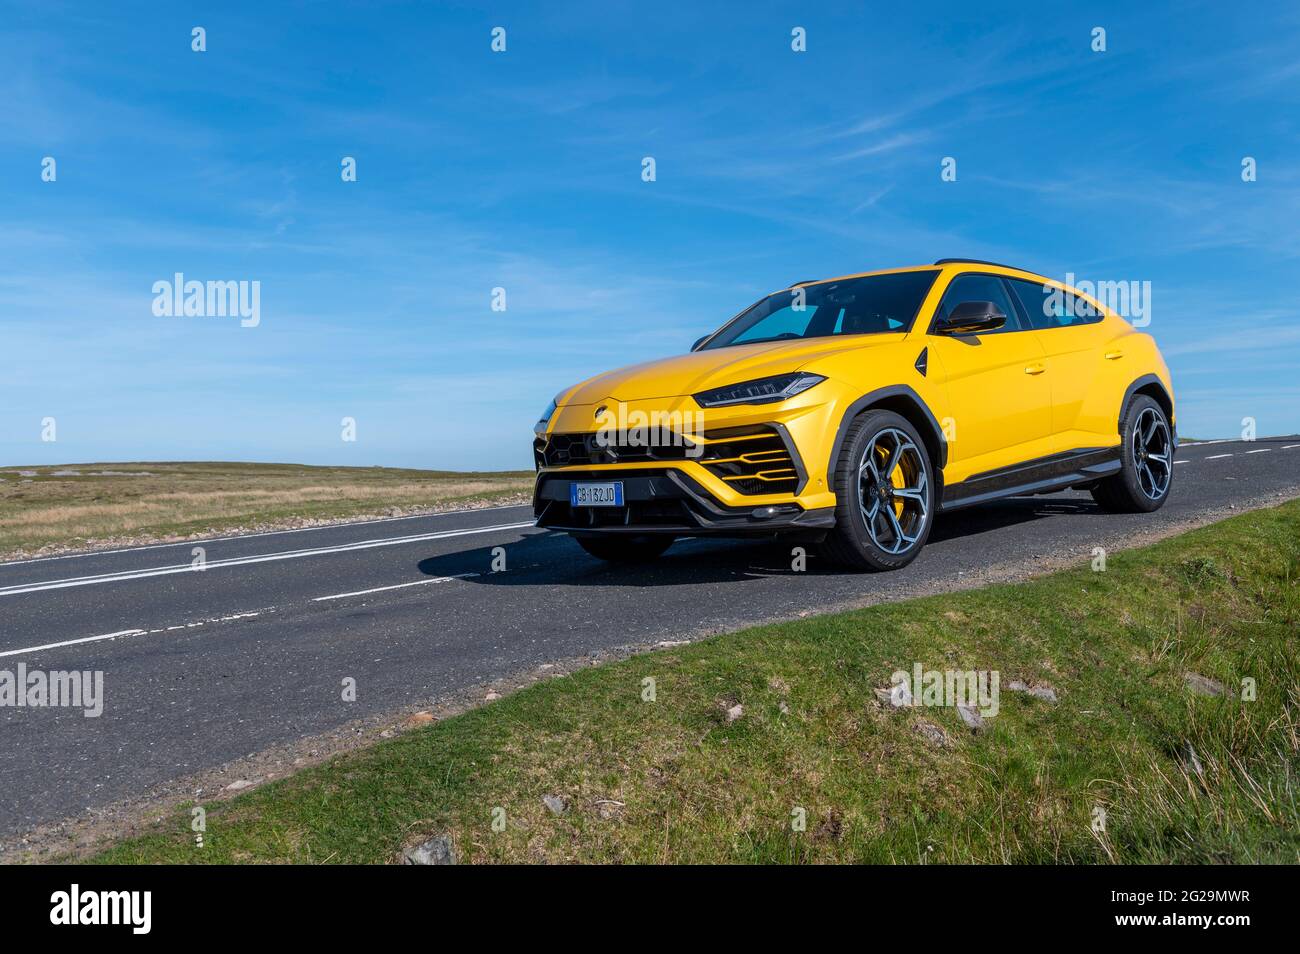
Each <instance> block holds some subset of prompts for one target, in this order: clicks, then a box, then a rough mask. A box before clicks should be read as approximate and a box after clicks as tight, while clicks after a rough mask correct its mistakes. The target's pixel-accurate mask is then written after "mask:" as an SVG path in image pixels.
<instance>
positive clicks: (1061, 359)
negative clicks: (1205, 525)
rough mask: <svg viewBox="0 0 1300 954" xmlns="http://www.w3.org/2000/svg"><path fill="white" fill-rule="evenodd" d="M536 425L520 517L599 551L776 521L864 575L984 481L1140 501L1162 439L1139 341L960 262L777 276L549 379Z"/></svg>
mask: <svg viewBox="0 0 1300 954" xmlns="http://www.w3.org/2000/svg"><path fill="white" fill-rule="evenodd" d="M534 437H535V440H534V445H533V448H534V456H535V459H536V464H537V483H536V488H535V491H534V498H533V506H534V511H535V513H536V516H537V523H538V525H539V526H542V527H550V528H553V529H556V530H564V531H567V532H569V533H570V534H572V535H573V536H574V538H575V539H576V540H577V541H578V543H580V544H581V545H582V547H583V548H584V549H586V550H587V551H588V552H589V553H591V554H593V555H595V556H597V557H601V558H603V559H606V560H616V561H636V560H646V559H651V558H653V557H656V556H658V555H659V554H661V553H663V552H664V550H666V549H667V548H668V547H669V546H670V545H671V544H672V542H673V540H674V539H676V538H679V537H698V536H706V535H717V536H764V537H772V536H782V537H785V538H788V539H790V540H792V541H805V542H815V543H820V544H821V546H822V549H823V551H824V552H825V553H826V554H827V555H828V556H829V557H831V558H832V559H833V560H834V561H835V562H837V563H839V564H842V565H845V566H848V567H852V568H856V569H863V570H887V569H896V568H898V567H902V566H904V565H906V564H907V563H909V562H911V560H913V559H914V558H915V557H916V555H917V553H918V552H919V551H920V549H921V548H922V547H923V546H924V545H925V541H926V538H927V537H928V536H929V534H930V530H931V528H932V527H933V526H934V521H935V518H936V516H937V515H938V514H939V513H941V512H946V511H949V510H955V509H957V508H959V507H968V506H971V505H973V504H980V503H984V502H986V501H990V500H996V499H998V498H1000V497H1009V496H1012V495H1021V494H1040V493H1049V492H1052V491H1059V490H1062V489H1064V488H1075V489H1080V490H1088V491H1090V492H1091V493H1092V496H1093V498H1094V499H1095V500H1096V501H1097V503H1098V504H1099V505H1100V506H1101V507H1102V508H1104V509H1106V510H1111V511H1130V512H1132V511H1152V510H1155V509H1157V508H1158V507H1160V506H1161V505H1162V504H1163V503H1164V502H1165V500H1166V499H1167V498H1168V496H1169V490H1170V485H1171V483H1172V481H1173V475H1174V467H1173V463H1174V451H1175V449H1176V447H1177V434H1176V430H1175V419H1174V398H1173V387H1172V385H1171V383H1170V379H1169V369H1168V368H1167V367H1166V366H1165V362H1164V360H1163V359H1162V358H1161V356H1160V353H1159V351H1158V350H1157V349H1156V344H1155V341H1154V340H1152V338H1151V337H1150V336H1149V335H1146V334H1143V333H1141V332H1139V331H1137V330H1135V329H1134V328H1133V326H1132V325H1130V324H1129V323H1128V322H1127V321H1125V320H1124V319H1123V318H1121V317H1120V316H1119V315H1118V314H1116V313H1115V312H1114V311H1112V310H1110V309H1108V308H1107V307H1105V306H1104V305H1103V304H1102V303H1101V302H1100V301H1098V300H1096V299H1095V298H1093V297H1091V296H1089V295H1085V294H1083V293H1081V292H1079V291H1077V290H1076V289H1073V288H1070V287H1068V286H1066V285H1063V284H1062V283H1060V282H1057V281H1054V280H1052V279H1048V278H1044V277H1043V276H1041V275H1036V274H1033V273H1031V272H1027V271H1023V270H1021V269H1017V268H1009V267H1006V266H1003V265H995V264H992V263H988V262H980V261H974V260H968V259H941V260H940V261H938V262H935V263H934V264H933V265H925V266H917V267H912V268H896V269H889V270H885V271H875V272H867V273H864V274H860V275H850V276H846V277H843V278H832V279H827V280H823V281H809V282H799V283H797V284H795V285H791V286H790V287H789V288H787V289H785V290H784V291H779V292H777V293H775V294H773V295H769V296H767V297H766V298H763V299H761V300H760V301H759V302H757V303H756V304H754V305H752V306H751V307H749V308H747V309H745V310H744V311H742V312H741V313H740V314H739V315H737V316H736V317H735V318H733V319H731V320H730V321H729V322H727V323H726V324H725V325H723V326H722V327H721V328H719V329H718V330H717V331H715V332H713V333H712V334H710V335H707V336H705V337H704V338H701V339H700V340H699V341H697V342H696V343H695V345H694V347H693V348H692V349H691V351H690V352H689V353H688V354H685V355H681V356H680V357H673V358H666V359H663V360H659V361H650V362H647V363H645V364H638V365H633V366H631V367H626V368H620V369H618V370H616V371H610V372H607V373H605V374H601V375H598V376H596V377H594V378H591V379H589V380H587V381H584V382H582V383H581V384H577V385H575V386H573V387H571V388H569V389H568V390H565V391H563V392H561V393H560V394H559V395H557V396H556V398H555V400H554V402H553V403H552V404H551V405H550V407H548V408H547V409H546V411H545V413H544V414H543V415H542V417H541V420H539V421H538V422H537V425H536V427H535V431H534Z"/></svg>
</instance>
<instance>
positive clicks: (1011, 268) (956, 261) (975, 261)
mask: <svg viewBox="0 0 1300 954" xmlns="http://www.w3.org/2000/svg"><path fill="white" fill-rule="evenodd" d="M960 265H974V266H984V267H987V268H996V269H1005V270H1006V271H1008V272H1017V273H1019V274H1021V275H1029V276H1032V277H1033V278H1035V279H1038V280H1040V281H1051V279H1048V278H1046V277H1045V276H1043V275H1039V274H1038V273H1037V272H1031V271H1029V270H1028V269H1024V268H1018V267H1017V266H1015V265H1003V264H1001V263H1000V262H986V261H984V260H983V259H979V258H941V259H938V260H937V261H935V262H934V263H933V264H931V265H906V266H902V267H898V268H878V269H873V270H871V271H869V272H856V273H854V274H852V275H837V276H835V277H833V278H810V279H805V280H804V281H799V282H791V283H790V285H789V286H788V287H789V288H799V287H801V286H806V285H822V284H825V283H826V282H838V281H844V280H845V279H849V278H866V277H868V276H870V275H891V274H893V273H895V272H925V271H938V270H940V269H942V268H945V267H952V266H960ZM1052 284H1058V283H1057V282H1052Z"/></svg>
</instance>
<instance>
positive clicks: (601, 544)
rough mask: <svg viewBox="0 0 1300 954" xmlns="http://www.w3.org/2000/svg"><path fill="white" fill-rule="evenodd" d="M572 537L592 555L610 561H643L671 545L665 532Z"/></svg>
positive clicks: (671, 539) (655, 555)
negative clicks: (639, 534)
mask: <svg viewBox="0 0 1300 954" xmlns="http://www.w3.org/2000/svg"><path fill="white" fill-rule="evenodd" d="M574 539H575V540H577V541H578V545H579V546H580V547H582V548H583V549H584V550H586V551H587V552H588V553H590V554H591V555H592V556H594V557H597V558H599V559H601V560H608V561H609V562H610V563H644V562H646V561H647V560H653V559H654V558H655V557H657V556H660V555H661V554H662V553H663V552H664V551H665V550H667V549H668V548H669V547H670V546H672V545H673V538H672V537H671V536H669V535H667V534H663V535H659V534H653V535H651V534H647V535H646V536H638V535H636V534H627V535H622V534H609V535H608V536H606V535H604V534H601V535H595V534H574Z"/></svg>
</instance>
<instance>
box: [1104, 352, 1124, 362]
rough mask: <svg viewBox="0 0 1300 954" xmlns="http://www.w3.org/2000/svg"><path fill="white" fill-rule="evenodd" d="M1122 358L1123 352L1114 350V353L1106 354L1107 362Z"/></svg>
mask: <svg viewBox="0 0 1300 954" xmlns="http://www.w3.org/2000/svg"><path fill="white" fill-rule="evenodd" d="M1122 357H1124V352H1123V351H1118V350H1116V351H1107V352H1106V360H1107V361H1117V360H1119V359H1120V358H1122Z"/></svg>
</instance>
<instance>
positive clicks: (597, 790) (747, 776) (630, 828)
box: [93, 501, 1300, 863]
mask: <svg viewBox="0 0 1300 954" xmlns="http://www.w3.org/2000/svg"><path fill="white" fill-rule="evenodd" d="M1298 578H1300V501H1293V502H1290V503H1287V504H1285V505H1283V506H1281V507H1277V508H1274V509H1268V510H1260V511H1255V512H1252V513H1249V514H1245V515H1242V516H1239V517H1234V518H1232V519H1230V520H1227V521H1224V522H1222V523H1219V524H1215V525H1213V526H1210V527H1206V528H1204V529H1200V530H1197V531H1194V532H1191V533H1188V534H1186V535H1184V536H1181V537H1177V538H1172V539H1170V540H1167V541H1165V542H1163V543H1160V544H1157V545H1155V546H1151V547H1147V548H1145V549H1141V550H1134V551H1129V552H1125V553H1116V554H1112V555H1111V556H1110V559H1109V564H1108V569H1107V570H1106V571H1105V572H1100V573H1094V572H1092V571H1091V569H1090V568H1088V567H1087V566H1083V567H1082V568H1080V569H1078V570H1071V571H1067V572H1062V573H1058V574H1055V575H1052V576H1048V577H1043V578H1041V579H1038V580H1035V581H1032V582H1029V583H1023V584H1018V585H1004V586H995V587H990V588H987V589H982V590H974V591H966V592H962V593H957V594H950V595H943V596H935V597H931V598H925V599H919V600H912V601H908V602H904V603H897V604H890V605H882V606H876V607H872V608H870V609H865V610H861V611H854V612H848V613H841V614H836V615H831V616H823V617H817V618H809V619H806V620H801V621H798V622H792V623H786V624H780V625H770V626H762V627H757V628H753V629H748V630H745V631H743V632H738V633H733V634H729V635H725V636H719V637H715V638H712V639H708V640H705V641H703V642H699V643H696V644H693V645H690V646H684V647H679V648H675V649H670V650H663V651H658V652H654V653H650V654H647V655H642V656H638V657H634V658H632V659H629V660H626V661H623V662H619V663H616V664H612V665H607V666H602V667H599V668H592V669H588V670H584V671H581V672H579V673H577V674H576V675H573V676H570V677H565V678H561V679H555V680H551V681H549V682H545V683H540V684H537V685H535V686H533V687H531V688H528V689H525V690H522V691H520V692H517V693H515V694H513V695H511V696H507V697H505V698H503V699H501V700H499V701H496V702H493V703H491V704H489V705H487V706H484V707H482V708H479V709H476V710H473V711H470V712H468V713H466V714H464V715H461V716H459V717H456V718H453V719H449V720H447V721H445V722H441V723H437V724H433V725H430V726H426V727H423V728H420V729H415V730H412V731H410V732H408V733H405V734H403V735H401V736H399V737H397V738H395V739H392V740H389V741H386V742H383V743H381V744H379V745H377V746H375V747H373V748H371V749H367V750H363V751H361V752H358V753H353V754H349V755H344V756H340V757H337V758H335V759H333V760H332V761H330V762H327V763H325V764H323V765H321V766H317V767H314V768H311V769H308V770H306V771H303V772H301V773H299V774H298V775H295V776H292V777H289V778H286V779H283V780H280V781H277V782H274V783H272V784H269V785H267V786H265V787H263V788H260V789H256V790H253V791H251V792H248V793H245V794H243V795H241V796H239V797H237V798H235V799H233V800H231V801H227V802H219V803H214V804H210V805H208V806H206V808H207V823H208V831H207V835H206V838H205V841H206V845H205V847H203V848H201V849H200V848H196V847H195V846H194V842H193V833H192V832H191V831H190V824H189V822H190V814H189V811H188V810H180V811H178V812H176V814H175V815H174V816H173V817H171V818H170V819H169V820H167V821H166V822H164V823H163V824H161V825H160V826H158V827H157V828H156V829H154V830H153V831H151V832H149V833H147V834H144V835H143V836H141V837H136V838H133V839H130V840H127V841H123V842H121V843H118V844H115V845H113V846H111V847H109V848H108V849H107V850H105V851H103V852H102V853H101V854H99V855H98V856H96V857H95V858H94V859H93V860H94V861H97V862H111V863H123V862H128V863H129V862H389V861H392V860H394V859H395V858H397V857H399V856H400V852H401V849H402V848H403V846H405V845H410V844H412V843H415V842H419V841H421V840H423V839H425V838H427V837H429V836H430V835H433V834H442V833H446V834H449V835H450V836H451V837H452V839H453V840H454V843H455V846H456V851H457V853H458V855H459V857H460V858H461V859H462V860H463V861H473V862H541V861H547V862H570V861H586V862H836V861H840V862H918V861H925V862H992V863H997V862H1062V863H1093V862H1102V863H1105V862H1117V863H1147V862H1178V863H1211V862H1288V863H1294V862H1296V861H1297V860H1298V859H1300V835H1298V833H1297V821H1298V820H1300V819H1298V811H1297V791H1296V789H1297V779H1296V772H1297V768H1298V767H1300V765H1298V752H1300V729H1298V721H1300V720H1298V719H1297V716H1298V715H1300V640H1297V631H1298V628H1297V623H1298V622H1300V614H1298V612H1297V611H1298V609H1300V598H1298V592H1300V591H1298V588H1297V579H1298ZM863 585H864V587H869V586H870V585H871V578H870V577H864V578H863ZM640 598H646V599H653V598H654V592H653V590H652V589H651V590H647V591H644V593H643V594H641V597H640ZM918 661H919V662H921V663H923V664H924V665H925V666H926V668H929V669H950V668H951V669H995V670H998V671H999V672H1000V674H1001V680H1002V687H1003V688H1002V693H1001V712H1000V713H999V714H998V715H997V717H996V718H994V719H991V720H989V722H988V723H987V726H988V727H987V728H986V730H985V731H984V732H982V733H981V734H978V735H975V734H972V733H971V732H970V731H969V730H967V729H964V728H963V727H962V724H961V722H960V720H959V719H958V718H957V714H956V712H955V711H954V710H952V709H949V708H918V709H902V710H892V709H887V708H883V707H881V706H879V705H878V704H877V703H876V697H875V694H874V691H873V690H874V688H876V687H881V686H886V685H887V684H888V681H889V675H890V673H892V672H893V671H895V670H897V669H910V668H911V666H912V664H913V663H914V662H918ZM1188 671H1194V672H1196V673H1200V674H1202V675H1204V676H1207V677H1210V678H1213V679H1217V680H1220V681H1221V682H1223V683H1224V684H1225V685H1227V686H1228V687H1229V690H1230V694H1229V696H1228V697H1226V698H1224V697H1209V696H1201V695H1195V694H1193V693H1192V692H1191V691H1190V690H1189V689H1188V688H1187V686H1186V685H1185V682H1184V674H1185V673H1186V672H1188ZM648 677H649V678H653V679H654V680H655V681H656V684H657V692H656V695H657V701H655V702H645V701H642V698H641V696H642V686H643V682H642V681H643V680H644V679H646V678H648ZM1243 677H1250V678H1253V679H1255V680H1256V682H1257V691H1258V698H1257V699H1256V700H1255V701H1253V702H1248V701H1242V700H1241V698H1240V690H1239V687H1240V685H1241V680H1242V679H1243ZM1013 679H1022V680H1024V681H1025V682H1028V683H1030V684H1045V685H1050V686H1052V687H1053V688H1054V689H1055V690H1056V692H1057V694H1058V696H1059V701H1058V702H1057V703H1056V704H1054V705H1053V704H1050V703H1048V702H1046V701H1043V700H1039V699H1035V698H1031V697H1029V696H1027V695H1025V694H1023V693H1013V692H1009V691H1007V689H1006V685H1007V683H1008V682H1010V681H1011V680H1013ZM737 703H739V704H742V705H743V707H744V714H743V715H742V716H741V717H740V718H739V719H738V720H736V721H734V722H728V721H727V719H726V717H725V710H726V709H727V708H728V707H730V706H732V705H734V704H737ZM783 709H784V710H787V711H783ZM920 719H925V720H929V721H931V722H933V723H937V724H939V725H940V726H942V727H943V729H944V730H945V731H946V732H947V733H948V735H949V736H950V738H951V739H952V743H953V744H952V747H951V748H948V749H942V748H937V747H935V746H934V745H933V744H931V743H930V742H928V741H926V740H925V739H924V738H922V736H921V735H920V734H918V732H917V731H916V723H917V721H918V720H920ZM1188 745H1190V746H1192V747H1193V748H1194V750H1195V752H1196V754H1197V758H1198V760H1199V763H1200V766H1201V772H1199V773H1198V772H1197V771H1195V770H1194V769H1193V768H1191V767H1189V760H1188V758H1187V757H1186V755H1185V753H1186V751H1187V746H1188ZM549 794H556V795H560V796H562V797H564V798H566V799H567V800H568V803H569V807H568V810H567V812H565V813H564V814H563V815H560V816H556V815H553V814H551V813H550V812H549V811H548V810H547V809H546V808H545V807H544V806H543V804H542V798H543V796H545V795H549ZM498 807H499V808H502V809H504V810H505V818H506V821H507V824H506V827H505V830H504V831H500V832H497V831H494V830H493V828H492V819H493V810H494V809H495V808H498ZM1098 807H1100V808H1102V809H1103V810H1104V811H1105V812H1106V816H1107V817H1106V822H1107V823H1106V829H1105V832H1104V833H1094V831H1093V830H1092V825H1091V822H1092V819H1093V813H1094V810H1095V809H1096V808H1098ZM797 808H802V809H804V810H805V812H806V817H807V828H806V831H803V832H796V831H793V830H792V827H791V818H792V812H793V811H794V810H795V809H797Z"/></svg>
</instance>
